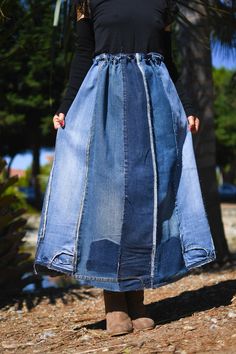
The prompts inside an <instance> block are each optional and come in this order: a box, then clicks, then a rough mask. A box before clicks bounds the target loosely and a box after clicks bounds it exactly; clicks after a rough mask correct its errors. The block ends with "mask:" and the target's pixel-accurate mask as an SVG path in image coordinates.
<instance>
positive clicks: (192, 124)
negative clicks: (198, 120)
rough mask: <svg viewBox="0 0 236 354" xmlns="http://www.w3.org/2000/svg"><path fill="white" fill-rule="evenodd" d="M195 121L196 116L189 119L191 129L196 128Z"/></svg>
mask: <svg viewBox="0 0 236 354" xmlns="http://www.w3.org/2000/svg"><path fill="white" fill-rule="evenodd" d="M194 121H195V119H194V116H189V117H188V123H189V125H190V127H192V126H194Z"/></svg>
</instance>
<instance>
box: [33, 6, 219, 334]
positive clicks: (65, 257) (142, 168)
mask: <svg viewBox="0 0 236 354" xmlns="http://www.w3.org/2000/svg"><path fill="white" fill-rule="evenodd" d="M75 5H76V13H77V21H76V31H77V49H76V52H75V55H74V59H73V61H72V64H71V71H70V78H69V84H68V88H67V91H66V94H65V96H64V99H63V101H62V104H61V106H60V108H59V110H58V112H57V114H56V115H55V116H54V118H53V122H54V127H55V128H56V129H57V137H56V146H55V157H54V161H53V166H52V169H51V173H50V177H49V180H48V185H47V190H46V194H45V198H44V204H43V209H42V215H41V221H40V227H39V237H38V244H37V252H36V257H35V271H36V272H37V271H38V272H43V271H45V269H50V270H51V271H56V272H63V273H66V274H69V275H73V276H74V277H76V278H77V279H79V280H80V282H81V283H82V284H87V285H92V286H95V287H100V288H103V289H104V300H105V310H106V323H107V330H108V332H109V333H110V334H111V335H119V334H125V333H129V332H131V331H133V330H145V329H151V328H153V327H154V322H153V320H152V319H151V318H150V317H149V316H147V315H146V313H145V308H144V304H143V297H144V289H145V288H153V289H154V288H157V287H159V286H162V285H165V284H167V283H169V282H173V281H175V280H176V279H178V278H180V277H181V276H183V275H185V274H187V272H188V271H189V270H190V269H192V268H194V267H197V266H201V265H203V264H206V263H208V262H211V261H212V260H214V259H215V252H214V246H213V242H212V237H211V234H210V229H209V225H208V221H207V216H206V213H205V209H204V205H203V201H202V196H201V191H200V187H199V179H198V174H197V169H196V163H195V157H194V152H193V146H192V135H191V133H195V132H197V131H198V129H199V118H198V115H197V113H196V110H195V108H194V106H193V104H192V102H191V99H190V97H188V95H187V90H186V88H184V86H183V84H182V82H181V76H180V75H179V74H178V72H177V70H176V66H175V64H174V61H173V60H172V56H171V32H170V29H171V28H170V26H171V23H172V22H173V21H174V19H175V16H176V14H177V12H178V11H179V8H178V7H177V5H176V2H175V1H168V0H150V1H148V2H144V1H143V0H130V1H128V2H127V1H126V0H90V1H89V2H88V0H87V1H85V0H80V1H77V3H76V4H75Z"/></svg>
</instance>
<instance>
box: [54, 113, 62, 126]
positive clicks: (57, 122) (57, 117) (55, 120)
mask: <svg viewBox="0 0 236 354" xmlns="http://www.w3.org/2000/svg"><path fill="white" fill-rule="evenodd" d="M53 123H54V125H55V124H59V126H64V121H63V120H61V119H60V117H59V116H58V115H55V116H54V117H53Z"/></svg>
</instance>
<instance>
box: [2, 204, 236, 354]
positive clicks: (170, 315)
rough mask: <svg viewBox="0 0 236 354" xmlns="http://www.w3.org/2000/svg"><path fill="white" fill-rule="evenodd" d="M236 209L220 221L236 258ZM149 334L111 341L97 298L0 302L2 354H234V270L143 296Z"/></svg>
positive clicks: (52, 292)
mask: <svg viewBox="0 0 236 354" xmlns="http://www.w3.org/2000/svg"><path fill="white" fill-rule="evenodd" d="M235 216H236V206H227V207H226V208H224V210H223V218H224V225H225V230H226V232H227V239H228V241H229V244H230V248H231V250H232V251H235V250H236V247H235V246H236V242H235V240H236V237H235V236H236V234H235V226H236V218H235ZM145 304H146V307H147V311H148V312H149V314H150V315H151V317H152V318H153V319H154V320H155V323H156V327H155V329H153V330H151V331H147V332H133V333H131V334H128V335H125V336H120V337H110V336H109V335H108V334H107V333H106V331H104V329H105V320H104V304H103V299H102V290H101V289H95V288H78V287H72V286H71V287H70V288H69V289H64V290H63V289H45V290H43V291H40V292H38V293H35V294H22V295H21V296H20V297H18V298H15V299H5V303H2V305H1V308H0V353H4V354H8V353H17V354H21V353H43V354H47V353H60V354H61V353H62V354H74V353H78V354H79V353H80V354H82V353H106V352H112V353H124V354H129V353H135V354H136V353H137V354H138V353H143V354H146V353H148V354H149V353H151V354H154V353H179V354H188V353H222V354H226V353H230V354H231V353H232V354H235V353H236V265H232V264H231V265H228V266H226V267H225V268H224V269H221V270H219V269H218V270H213V269H212V270H210V269H208V270H207V269H204V270H203V269H198V270H195V271H194V272H193V273H191V274H190V275H189V276H187V277H185V278H183V279H181V280H179V281H177V282H175V283H172V284H169V285H167V286H165V287H161V288H159V289H156V290H146V291H145Z"/></svg>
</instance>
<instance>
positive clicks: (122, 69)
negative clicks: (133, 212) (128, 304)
mask: <svg viewBox="0 0 236 354" xmlns="http://www.w3.org/2000/svg"><path fill="white" fill-rule="evenodd" d="M121 71H122V82H123V139H124V144H123V147H124V150H123V151H124V170H123V171H124V193H123V214H122V224H121V225H122V227H121V238H120V250H119V255H118V265H117V275H118V274H119V273H120V264H121V254H122V235H123V227H124V220H125V200H126V197H127V195H126V193H127V165H128V161H127V155H128V154H127V135H126V134H127V126H126V100H127V92H126V84H125V80H126V78H125V73H124V67H123V63H122V62H121Z"/></svg>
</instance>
